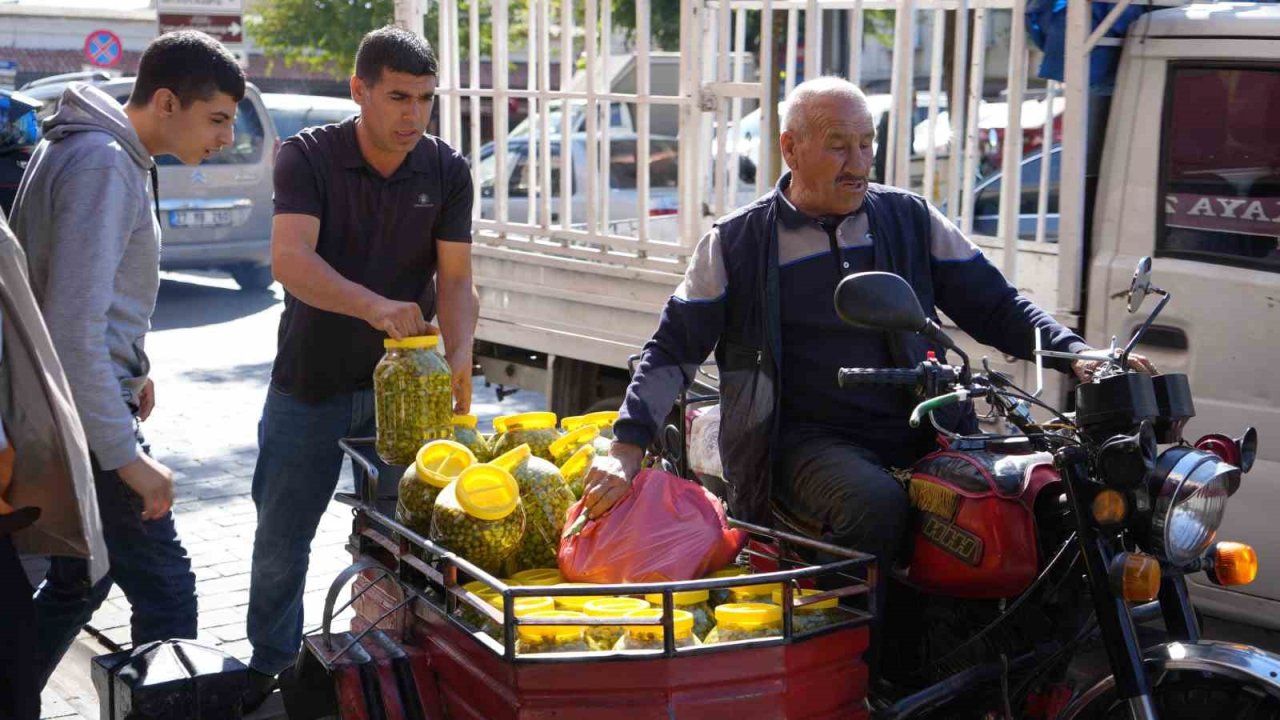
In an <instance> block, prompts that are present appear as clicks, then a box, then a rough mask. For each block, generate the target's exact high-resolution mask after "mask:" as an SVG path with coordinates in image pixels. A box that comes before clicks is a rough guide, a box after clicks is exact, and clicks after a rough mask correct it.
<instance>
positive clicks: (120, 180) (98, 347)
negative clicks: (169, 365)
mask: <svg viewBox="0 0 1280 720" xmlns="http://www.w3.org/2000/svg"><path fill="white" fill-rule="evenodd" d="M153 164H154V161H153V160H152V158H151V155H150V154H149V153H148V152H147V150H146V148H145V147H143V145H142V141H141V140H140V139H139V138H138V134H137V132H135V131H134V129H133V125H132V124H131V123H130V122H129V118H128V117H127V116H126V115H125V113H124V109H123V108H122V107H121V106H120V104H119V103H117V102H116V101H115V100H113V99H112V98H111V97H110V96H108V95H107V94H106V93H103V92H102V91H101V90H97V89H95V88H93V87H90V86H88V85H84V84H81V83H73V84H72V85H71V86H69V87H68V88H67V90H66V91H65V92H64V93H63V95H62V102H61V105H60V107H59V108H58V111H57V113H56V114H55V115H54V116H53V117H51V118H49V119H48V120H47V121H45V125H44V139H43V140H42V141H41V142H40V144H39V145H38V146H37V147H36V150H35V153H34V154H33V155H32V157H31V164H30V165H29V166H28V167H27V171H26V174H25V175H23V177H22V184H21V185H20V186H19V187H18V195H17V198H16V200H15V201H14V205H13V220H12V223H11V225H12V227H13V231H14V233H15V234H16V235H17V236H18V239H19V242H20V243H21V244H22V246H23V247H24V249H25V250H26V252H27V259H28V263H29V266H30V270H31V287H32V290H33V292H34V293H35V296H36V300H37V301H38V302H39V303H40V310H41V312H42V313H43V314H44V319H45V323H46V324H47V325H48V327H49V334H50V336H51V337H52V338H53V345H54V347H55V348H57V351H58V357H59V359H60V360H61V361H62V366H63V368H64V370H65V371H66V374H67V380H68V381H69V384H70V386H71V393H72V395H73V396H74V398H75V404H76V409H77V411H78V412H79V413H80V420H81V423H82V424H83V425H84V430H85V435H86V437H87V438H88V441H89V449H90V450H91V451H92V452H93V455H94V457H95V458H96V459H97V461H98V463H99V465H101V467H102V468H103V469H105V470H114V469H117V468H119V467H121V466H123V465H126V464H128V463H129V462H131V461H132V460H134V459H135V458H136V457H137V454H138V448H137V439H136V436H135V434H134V419H133V410H132V409H131V408H130V405H131V404H132V405H134V406H137V404H138V394H139V393H140V392H141V390H142V387H143V385H144V384H145V383H146V379H147V373H148V371H149V370H150V363H149V362H148V361H147V355H146V353H145V352H144V350H143V340H144V338H145V337H146V334H147V331H148V330H149V329H150V328H151V313H152V311H154V310H155V305H156V293H157V292H158V291H159V288H160V226H159V224H158V222H157V220H156V217H155V214H154V204H153V203H154V199H153V195H152V192H151V182H150V171H151V168H152V166H153Z"/></svg>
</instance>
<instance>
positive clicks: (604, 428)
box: [560, 410, 618, 440]
mask: <svg viewBox="0 0 1280 720" xmlns="http://www.w3.org/2000/svg"><path fill="white" fill-rule="evenodd" d="M616 422H618V411H617V410H604V411H601V412H593V413H587V414H586V415H574V416H573V417H567V418H565V419H564V420H561V421H560V427H562V428H564V430H565V432H573V431H574V430H577V429H578V428H580V427H582V426H584V425H595V426H596V427H597V428H599V429H600V437H602V438H604V439H605V440H612V439H613V424H614V423H616Z"/></svg>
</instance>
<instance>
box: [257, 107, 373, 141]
mask: <svg viewBox="0 0 1280 720" xmlns="http://www.w3.org/2000/svg"><path fill="white" fill-rule="evenodd" d="M267 112H268V113H269V114H270V115H271V121H272V122H274V123H275V125H276V134H277V135H279V136H280V139H281V140H284V139H285V138H290V137H293V136H294V135H297V134H298V133H300V132H302V131H303V130H305V129H307V128H309V127H316V126H319V125H332V124H333V123H340V122H342V121H343V120H346V119H347V118H349V117H351V116H352V115H356V114H358V113H359V112H360V108H359V107H342V106H338V107H288V108H267Z"/></svg>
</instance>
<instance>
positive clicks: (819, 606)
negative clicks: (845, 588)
mask: <svg viewBox="0 0 1280 720" xmlns="http://www.w3.org/2000/svg"><path fill="white" fill-rule="evenodd" d="M822 592H823V591H822V590H811V589H807V588H806V589H796V590H792V591H791V600H792V602H793V603H794V602H795V601H796V600H799V599H800V598H806V597H812V596H814V595H821V594H822ZM773 604H774V605H778V606H781V605H782V588H777V589H776V590H774V591H773ZM839 604H840V600H839V599H838V598H829V599H827V600H819V601H818V602H816V603H812V604H810V605H805V606H804V607H797V608H796V610H797V611H799V612H810V611H813V610H830V609H832V608H834V607H836V606H837V605H839Z"/></svg>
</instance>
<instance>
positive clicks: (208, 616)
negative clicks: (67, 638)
mask: <svg viewBox="0 0 1280 720" xmlns="http://www.w3.org/2000/svg"><path fill="white" fill-rule="evenodd" d="M164 277H165V281H164V282H163V284H162V287H161V290H160V300H159V305H158V307H157V312H156V317H155V319H154V329H153V331H152V333H151V334H150V335H149V336H148V339H147V352H148V355H149V356H150V357H151V361H152V366H153V375H152V377H153V378H154V379H155V383H156V397H157V402H156V410H155V412H154V414H153V415H152V417H151V419H150V420H148V421H147V422H146V423H145V424H144V425H143V430H144V433H145V434H146V436H147V439H148V441H149V442H150V443H151V445H152V450H153V453H154V455H155V456H156V457H157V458H158V459H159V460H160V461H161V462H163V463H164V464H166V465H167V466H169V467H170V468H172V469H173V471H174V473H175V477H176V484H177V500H176V504H175V507H174V513H175V516H176V522H177V527H178V532H179V534H180V535H181V537H182V540H183V544H184V545H185V546H186V548H187V551H188V552H189V553H190V555H191V560H192V566H193V568H194V571H195V574H196V589H197V593H198V595H199V610H200V620H199V639H200V640H201V641H204V642H207V643H209V644H211V645H215V646H217V647H221V648H222V649H223V650H225V651H227V652H228V653H230V654H232V655H234V656H236V657H238V658H240V659H242V660H245V661H247V660H248V659H249V655H250V652H251V648H250V646H249V642H248V640H246V639H245V616H246V609H247V605H248V601H249V565H250V559H251V557H252V552H253V534H254V529H255V526H256V514H255V510H254V506H253V500H252V499H251V497H250V485H251V480H252V477H253V467H254V462H255V461H256V459H257V452H258V450H257V436H256V432H257V423H258V418H259V416H260V414H261V409H262V403H263V401H264V399H265V397H266V388H267V381H268V379H269V376H270V370H271V360H272V358H273V357H274V354H275V343H276V327H277V324H278V321H279V317H280V313H281V312H282V310H283V305H282V302H281V299H282V291H281V290H280V288H279V286H275V287H274V288H273V289H272V291H271V292H269V293H243V292H240V291H238V290H236V289H235V285H234V283H232V282H231V281H230V280H225V279H214V278H208V277H198V276H192V275H177V274H165V276H164ZM476 381H477V382H476V387H475V399H474V403H473V412H474V413H475V414H477V415H479V416H480V421H481V427H482V428H483V427H485V426H486V424H487V423H488V421H489V420H491V419H492V418H493V417H494V416H496V415H500V414H506V413H512V412H521V411H524V410H532V409H541V408H542V407H544V399H543V397H542V396H541V395H538V394H536V393H526V392H524V391H521V392H520V393H517V394H516V395H514V396H512V397H508V398H506V399H505V400H503V401H502V402H501V403H499V402H498V401H497V398H496V396H495V394H494V392H493V389H486V388H485V387H484V384H483V379H482V378H477V379H476ZM351 488H352V480H351V470H350V466H349V464H346V463H344V467H343V475H342V480H341V481H340V483H339V490H343V489H346V490H350V489H351ZM350 530H351V514H350V508H348V507H346V506H344V505H340V504H337V503H332V504H331V505H330V507H329V509H328V511H327V512H326V513H325V515H324V517H323V519H322V520H321V522H320V528H319V531H318V532H317V534H316V538H315V540H314V542H313V543H312V545H311V565H310V568H309V570H308V572H307V586H306V593H305V595H304V596H303V607H304V617H305V623H306V626H307V628H308V629H310V628H312V627H315V626H318V624H319V622H320V616H321V609H322V607H323V605H324V597H325V593H326V592H327V591H328V589H329V585H330V583H331V582H332V580H333V578H334V576H335V575H336V574H337V573H338V571H340V570H341V569H342V568H344V567H346V566H347V565H348V564H350V555H349V554H347V552H346V551H345V549H344V545H345V543H346V540H347V535H348V534H349V532H350ZM348 615H349V614H348ZM129 617H130V609H129V603H128V601H127V600H125V598H124V596H123V594H122V593H121V592H120V591H119V589H118V588H116V589H114V590H113V591H112V593H111V595H110V596H109V597H108V599H107V601H106V603H104V604H103V606H102V607H101V608H100V609H99V610H98V612H97V613H95V614H94V616H93V619H92V620H91V621H90V623H89V625H90V627H91V628H92V631H93V632H95V633H100V634H101V636H102V637H104V638H105V639H106V640H107V641H108V645H109V644H115V645H119V646H121V647H128V646H129ZM340 620H341V618H340ZM339 626H340V627H341V626H342V624H339ZM83 637H84V636H82V638H83ZM81 645H82V646H83V645H84V643H81ZM90 646H92V644H90ZM99 648H100V646H99ZM91 654H93V653H90V652H88V651H86V650H84V647H81V648H80V651H79V652H73V653H71V654H69V655H68V657H67V658H66V659H64V661H63V664H62V665H61V666H60V667H59V669H58V674H57V676H56V677H57V678H61V679H67V680H68V682H64V683H51V687H50V688H47V689H46V692H45V696H44V710H43V714H42V717H43V718H59V719H61V718H85V720H95V719H96V717H97V715H96V714H94V713H91V710H92V709H93V708H94V707H96V705H97V700H96V698H92V697H90V698H85V697H67V695H81V694H83V690H74V689H73V690H66V688H83V687H87V683H81V682H70V680H81V679H84V678H87V677H88V672H89V670H88V657H89V656H91ZM59 688H63V689H62V690H61V691H60V690H59Z"/></svg>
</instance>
